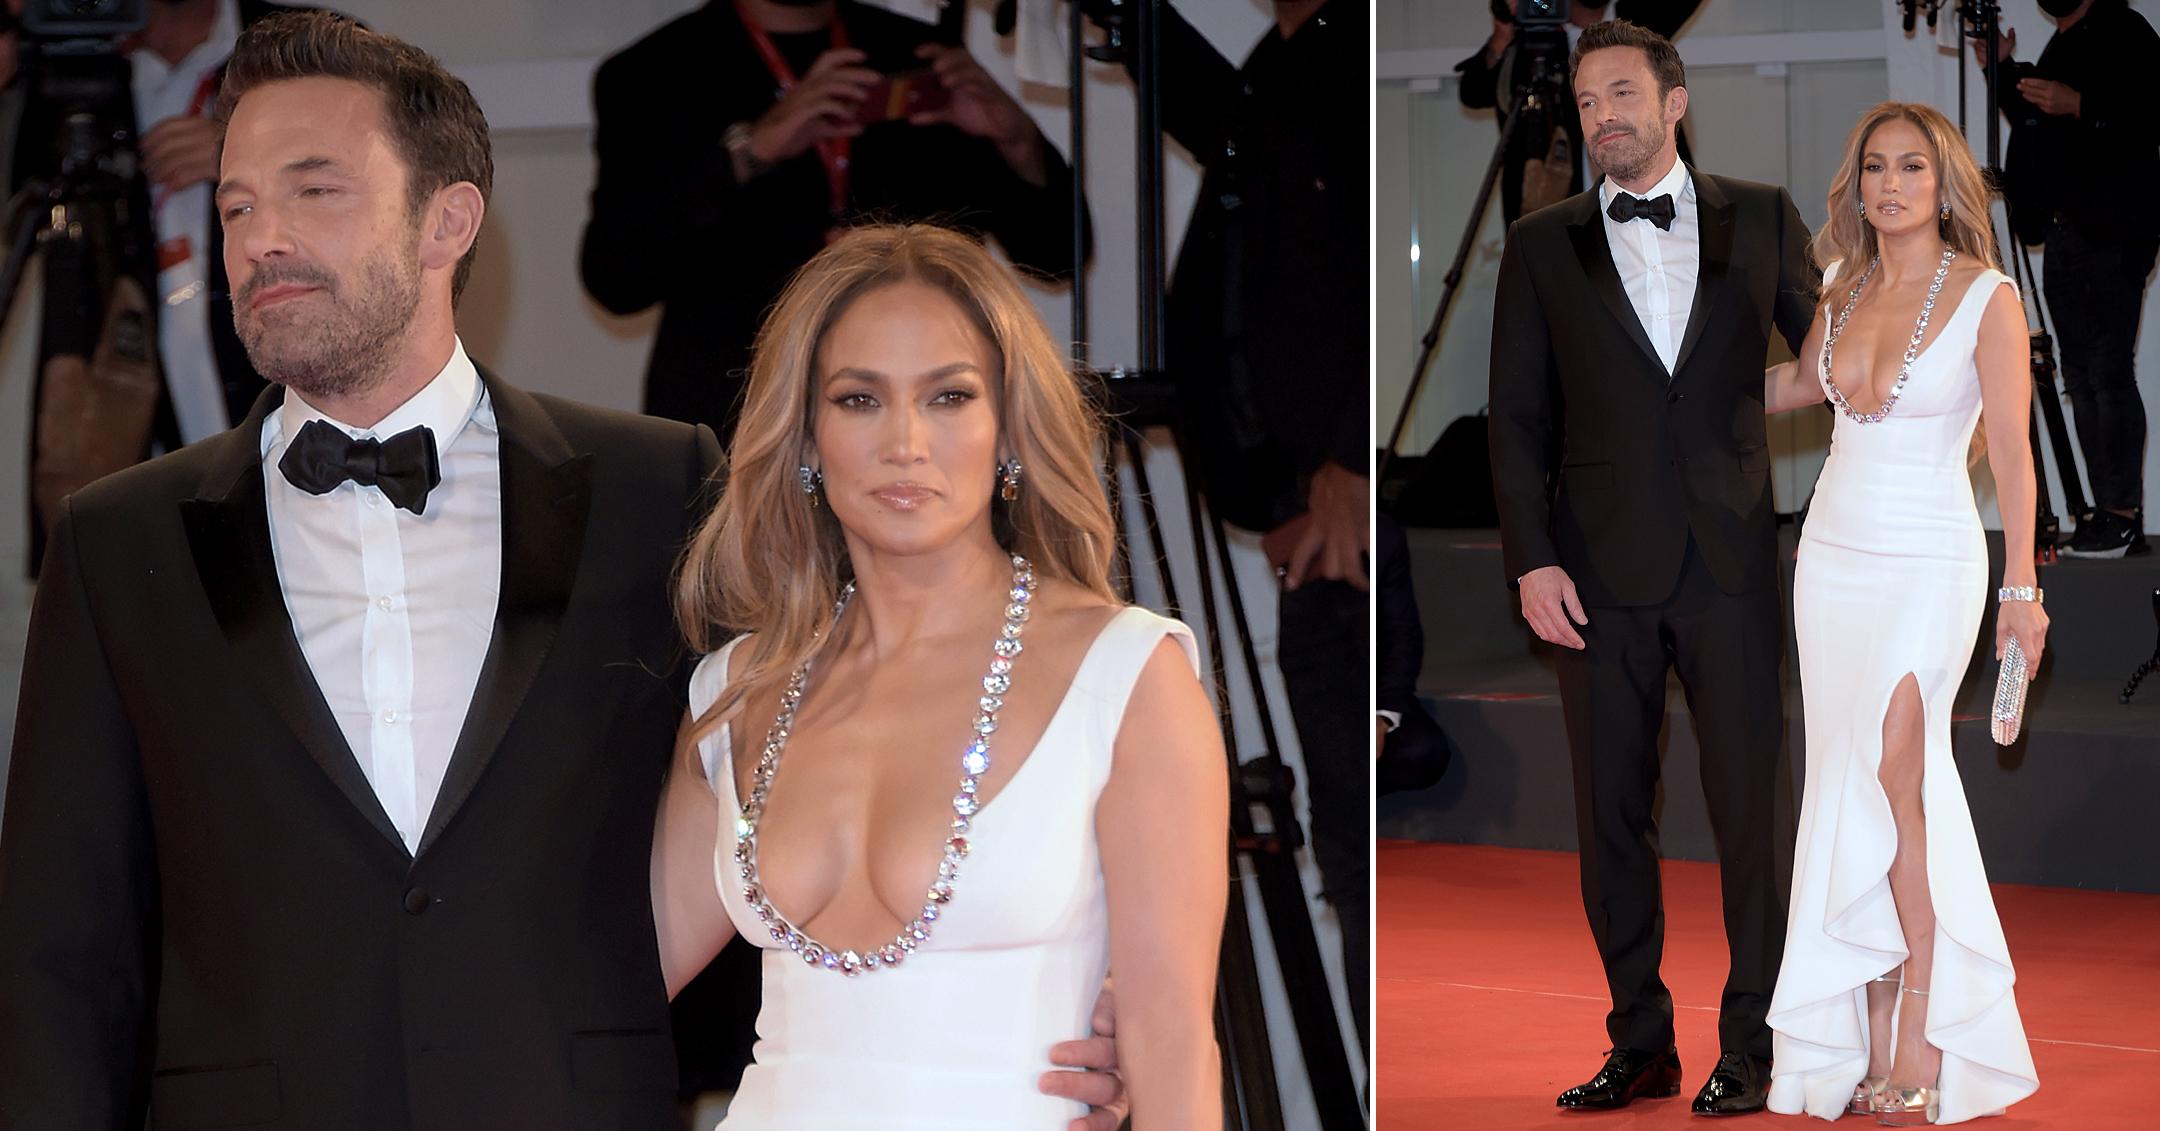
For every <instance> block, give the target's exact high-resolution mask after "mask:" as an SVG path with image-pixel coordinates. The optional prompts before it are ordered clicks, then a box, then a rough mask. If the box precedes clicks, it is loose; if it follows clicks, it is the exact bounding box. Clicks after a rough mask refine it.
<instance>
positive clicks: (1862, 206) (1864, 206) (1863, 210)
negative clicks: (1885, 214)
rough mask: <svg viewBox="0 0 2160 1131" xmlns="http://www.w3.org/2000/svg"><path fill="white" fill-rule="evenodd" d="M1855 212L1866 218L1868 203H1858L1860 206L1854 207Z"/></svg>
mask: <svg viewBox="0 0 2160 1131" xmlns="http://www.w3.org/2000/svg"><path fill="white" fill-rule="evenodd" d="M1853 211H1855V212H1858V213H1859V214H1860V215H1862V216H1866V215H1867V202H1866V201H1861V202H1860V203H1858V204H1855V205H1853Z"/></svg>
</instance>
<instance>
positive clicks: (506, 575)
mask: <svg viewBox="0 0 2160 1131" xmlns="http://www.w3.org/2000/svg"><path fill="white" fill-rule="evenodd" d="M481 379H482V380H483V381H484V382H486V385H487V390H488V396H489V398H490V399H491V401H492V402H493V405H494V409H495V420H496V424H497V426H498V433H499V435H500V436H501V451H502V522H503V535H502V537H503V540H502V563H503V566H502V568H503V573H502V589H501V595H500V596H499V597H498V598H497V601H496V607H495V633H494V636H493V638H492V639H491V640H490V641H489V643H488V650H487V659H486V660H485V661H484V662H483V663H482V665H481V668H480V679H479V682H478V684H477V685H476V686H475V687H474V688H473V699H472V706H471V707H470V708H469V709H468V710H467V711H466V714H465V725H464V727H463V729H462V730H460V731H459V733H458V740H457V746H456V747H455V748H453V749H452V751H451V754H450V765H449V768H448V769H447V770H446V771H445V773H444V775H443V783H442V790H441V792H439V793H438V794H436V797H435V805H434V807H433V809H432V810H431V811H430V813H429V815H428V823H427V829H426V831H425V832H424V833H422V835H421V838H420V851H421V852H422V853H425V852H426V851H427V850H428V848H429V846H431V845H433V844H434V843H435V840H436V838H437V837H439V836H441V835H442V831H443V829H444V828H445V827H446V826H447V825H449V823H450V821H451V819H452V818H453V817H455V816H456V815H457V811H458V809H459V808H460V807H461V806H463V805H464V803H465V800H466V799H467V798H468V797H470V796H471V795H472V791H473V787H474V786H475V785H476V784H478V783H479V781H480V777H481V775H482V773H484V772H485V771H486V769H487V766H488V763H489V762H490V761H491V760H492V759H493V758H494V757H495V751H496V749H497V748H498V747H500V746H501V745H502V740H503V735H504V734H505V733H506V732H507V731H508V730H509V729H510V723H511V720H512V719H514V718H516V716H517V712H518V708H519V707H520V706H521V705H523V703H524V702H525V696H526V693H527V692H529V691H530V690H531V689H532V684H533V680H534V678H535V677H536V676H537V675H538V674H539V672H540V665H541V663H542V661H544V660H546V659H547V655H548V649H549V647H550V646H551V645H552V644H553V643H554V641H555V633H556V630H557V629H558V628H560V627H561V625H562V618H563V611H564V609H565V608H567V607H568V605H569V603H570V593H571V590H572V589H573V588H574V587H575V586H576V584H577V572H578V558H579V556H580V555H581V554H582V553H583V551H584V547H585V522H586V515H587V511H588V509H589V507H590V505H591V502H592V456H591V455H589V454H579V453H578V452H576V451H574V450H573V449H572V448H571V447H570V444H569V441H567V440H565V439H564V438H563V435H562V432H561V431H560V430H559V429H557V428H556V427H555V424H554V422H553V421H552V420H550V419H549V418H548V415H547V412H546V410H545V409H543V408H541V407H540V402H539V401H537V400H535V399H533V398H532V397H531V396H530V395H528V394H526V393H523V392H521V391H519V390H517V389H515V388H512V387H510V386H508V385H505V384H503V383H502V382H500V381H497V380H496V379H495V378H494V377H493V376H492V375H491V374H488V373H487V372H486V371H484V370H483V371H482V372H481Z"/></svg>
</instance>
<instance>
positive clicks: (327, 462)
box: [278, 420, 442, 514]
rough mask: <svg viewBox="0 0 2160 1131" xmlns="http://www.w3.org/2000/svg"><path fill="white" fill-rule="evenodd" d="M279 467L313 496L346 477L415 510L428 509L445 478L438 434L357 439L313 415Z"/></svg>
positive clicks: (414, 432) (412, 430) (417, 430)
mask: <svg viewBox="0 0 2160 1131" xmlns="http://www.w3.org/2000/svg"><path fill="white" fill-rule="evenodd" d="M278 470H279V471H282V472H284V473H285V478H286V479H287V480H288V481H289V482H291V483H292V485H293V486H295V487H298V488H300V489H301V490H303V491H306V492H307V493H308V494H310V495H327V494H329V493H330V492H332V491H334V490H336V489H337V486H338V484H340V483H343V482H345V481H347V480H351V481H352V482H354V483H357V484H359V485H361V486H362V487H375V488H378V489H380V490H381V491H382V493H383V497H384V498H387V499H389V500H390V501H391V502H392V503H393V504H395V505H397V506H401V507H404V508H405V509H406V510H409V511H411V512H413V513H414V514H424V513H426V511H427V497H428V492H429V491H431V490H433V489H434V487H435V485H436V484H438V483H440V482H442V467H441V465H440V464H438V463H437V462H436V460H435V433H433V432H431V431H429V430H428V429H426V428H408V429H406V430H405V431H403V432H400V433H398V434H397V435H395V436H392V437H390V438H389V439H387V440H374V439H366V440H355V439H353V438H352V437H350V436H347V435H346V434H345V433H344V432H342V431H339V430H338V429H337V428H336V427H333V426H332V425H330V424H328V423H326V422H324V421H321V420H310V421H308V422H307V423H306V424H304V425H302V426H301V428H300V434H299V435H298V436H295V437H294V438H293V442H292V446H291V447H289V448H287V449H285V458H283V459H281V460H279V461H278Z"/></svg>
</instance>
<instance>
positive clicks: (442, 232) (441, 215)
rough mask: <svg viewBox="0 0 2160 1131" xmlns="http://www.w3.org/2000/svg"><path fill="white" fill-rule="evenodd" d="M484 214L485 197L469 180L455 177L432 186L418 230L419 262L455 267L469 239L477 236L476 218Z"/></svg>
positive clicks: (467, 248)
mask: <svg viewBox="0 0 2160 1131" xmlns="http://www.w3.org/2000/svg"><path fill="white" fill-rule="evenodd" d="M486 215H487V201H485V200H483V199H482V198H481V196H480V189H479V187H478V186H476V185H474V184H473V183H472V182H471V181H459V182H457V183H456V184H453V185H444V186H443V187H442V188H440V189H437V190H435V198H434V199H433V200H431V201H429V202H428V209H427V217H426V221H425V224H426V226H425V227H423V228H422V229H421V232H420V264H421V266H423V267H426V268H429V269H431V270H440V269H445V268H455V267H456V266H457V264H458V261H459V260H461V259H463V258H465V253H466V252H467V251H470V250H471V249H472V245H473V241H474V240H476V239H478V238H480V222H481V220H482V219H484V218H485V217H486Z"/></svg>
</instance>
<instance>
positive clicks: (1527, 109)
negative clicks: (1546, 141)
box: [1373, 0, 1580, 484]
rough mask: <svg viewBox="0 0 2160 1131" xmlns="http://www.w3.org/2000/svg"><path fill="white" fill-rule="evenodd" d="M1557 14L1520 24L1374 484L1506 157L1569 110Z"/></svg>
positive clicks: (1381, 476)
mask: <svg viewBox="0 0 2160 1131" xmlns="http://www.w3.org/2000/svg"><path fill="white" fill-rule="evenodd" d="M1531 2H1532V0H1525V2H1524V4H1523V8H1524V9H1526V10H1527V9H1528V8H1529V7H1530V6H1531ZM1538 3H1539V6H1540V7H1542V8H1547V9H1551V8H1554V7H1555V5H1554V3H1553V0H1538ZM1557 12H1558V15H1557V16H1549V17H1547V19H1548V20H1549V21H1550V23H1549V25H1547V24H1535V25H1534V24H1528V23H1525V24H1524V25H1523V26H1522V28H1521V30H1519V31H1518V32H1516V37H1515V46H1514V48H1513V50H1514V52H1515V68H1514V73H1513V82H1512V89H1513V91H1514V95H1515V109H1514V110H1512V111H1510V112H1509V113H1508V116H1507V124H1506V125H1505V127H1504V128H1502V129H1501V131H1500V140H1499V141H1497V142H1495V143H1493V151H1492V157H1491V158H1490V159H1489V160H1487V161H1486V163H1485V179H1484V180H1483V181H1482V182H1481V183H1480V184H1479V186H1478V191H1477V196H1476V203H1475V204H1474V205H1472V206H1471V209H1470V218H1469V220H1468V221H1466V222H1465V223H1464V224H1463V233H1462V238H1461V239H1460V240H1458V241H1456V244H1455V259H1454V261H1453V262H1451V263H1449V264H1448V270H1447V275H1446V276H1444V277H1443V278H1442V280H1441V291H1440V302H1439V305H1437V306H1435V307H1434V308H1433V316H1432V323H1431V324H1430V325H1429V326H1427V327H1426V328H1425V336H1424V338H1422V339H1420V345H1419V349H1418V358H1417V363H1416V364H1415V365H1414V366H1412V367H1411V370H1410V388H1409V390H1408V391H1407V392H1405V393H1404V394H1403V399H1402V407H1400V408H1398V409H1397V410H1396V411H1395V423H1394V425H1393V426H1392V427H1390V428H1389V429H1388V437H1387V443H1385V444H1383V445H1381V447H1380V466H1379V467H1378V468H1376V469H1375V475H1374V478H1373V482H1375V483H1382V484H1384V483H1386V482H1387V474H1388V464H1389V463H1391V462H1393V460H1394V458H1395V449H1396V447H1397V446H1398V445H1400V444H1401V443H1402V438H1403V433H1404V432H1406V431H1408V430H1409V427H1410V414H1411V412H1412V411H1414V410H1415V409H1416V408H1417V403H1418V397H1419V396H1420V395H1421V394H1422V393H1423V392H1424V391H1425V379H1426V378H1427V377H1428V376H1430V375H1431V372H1432V360H1433V354H1434V353H1435V352H1437V351H1438V350H1439V348H1440V331H1441V328H1442V327H1444V326H1446V325H1447V316H1448V312H1449V311H1450V310H1453V309H1454V308H1455V300H1456V298H1457V297H1458V296H1460V295H1461V293H1462V278H1463V272H1464V270H1465V269H1466V268H1467V267H1468V265H1469V263H1470V252H1471V250H1472V249H1473V248H1475V247H1476V246H1477V234H1478V230H1479V229H1481V228H1483V227H1484V226H1485V212H1486V210H1487V209H1489V208H1490V207H1491V206H1492V198H1493V189H1494V188H1495V186H1497V185H1498V184H1499V183H1500V171H1501V168H1502V167H1503V165H1504V164H1505V162H1506V161H1507V155H1508V154H1509V153H1510V152H1512V151H1513V150H1514V146H1515V142H1516V139H1517V137H1519V136H1520V135H1521V133H1522V131H1523V128H1524V125H1525V123H1528V122H1530V121H1533V120H1549V119H1548V116H1549V115H1550V114H1552V113H1553V112H1554V111H1555V110H1556V109H1558V108H1561V107H1565V106H1568V105H1569V104H1570V102H1571V101H1572V99H1571V97H1570V95H1569V94H1568V89H1567V73H1568V63H1567V59H1568V42H1567V33H1566V32H1565V31H1563V30H1561V27H1560V26H1559V25H1560V24H1561V23H1563V22H1565V20H1566V18H1567V5H1566V4H1565V3H1564V2H1562V3H1559V4H1558V5H1557ZM1577 159H1578V160H1579V159H1580V158H1579V157H1578V158H1577Z"/></svg>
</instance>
